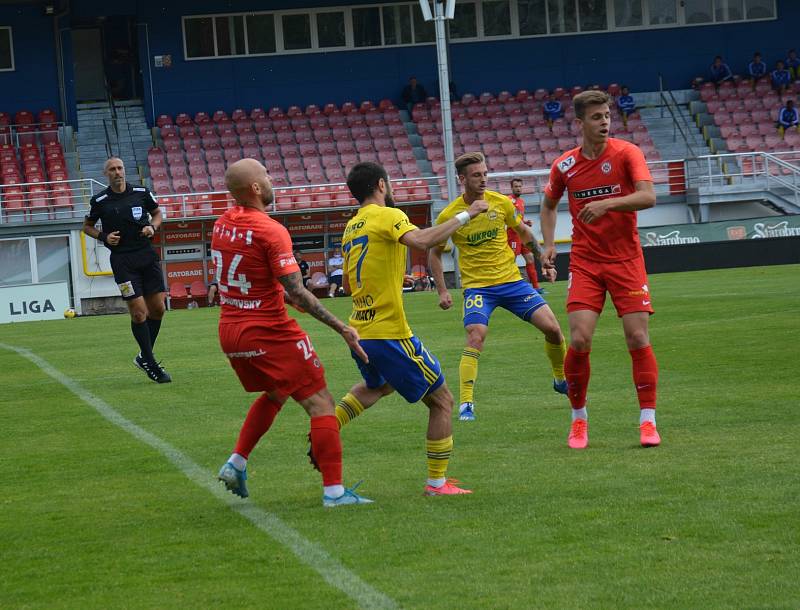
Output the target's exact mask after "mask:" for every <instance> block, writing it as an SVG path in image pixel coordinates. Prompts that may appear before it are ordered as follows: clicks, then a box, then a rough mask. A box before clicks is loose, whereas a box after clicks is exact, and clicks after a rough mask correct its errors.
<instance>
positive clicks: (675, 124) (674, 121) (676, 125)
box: [658, 74, 698, 158]
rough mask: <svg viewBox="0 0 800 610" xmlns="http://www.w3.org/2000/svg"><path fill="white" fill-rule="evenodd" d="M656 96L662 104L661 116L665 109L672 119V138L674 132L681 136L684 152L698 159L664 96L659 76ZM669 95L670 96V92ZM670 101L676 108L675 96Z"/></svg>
mask: <svg viewBox="0 0 800 610" xmlns="http://www.w3.org/2000/svg"><path fill="white" fill-rule="evenodd" d="M658 95H659V97H660V98H661V101H662V102H663V104H662V106H661V108H662V115H663V109H664V108H666V109H667V110H668V111H669V114H670V116H671V117H672V126H673V137H674V133H675V130H677V131H678V132H679V133H680V134H681V138H683V141H684V143H685V144H686V150H688V151H689V154H690V155H691V156H692V157H694V158H697V157H698V154H697V152H696V151H695V150H694V148H692V145H691V144H690V143H689V136H688V135H687V133H685V132H684V130H683V128H682V127H681V125H680V123H679V122H678V117H677V116H676V115H675V111H674V110H673V109H672V106H671V105H670V103H669V100H668V99H667V96H666V95H664V80H663V77H662V76H661V74H659V75H658ZM670 95H672V92H671V91H670ZM672 99H673V100H674V101H675V107H676V108H677V100H675V96H672Z"/></svg>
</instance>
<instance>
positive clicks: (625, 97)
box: [617, 86, 636, 125]
mask: <svg viewBox="0 0 800 610" xmlns="http://www.w3.org/2000/svg"><path fill="white" fill-rule="evenodd" d="M617 108H619V113H620V114H621V115H622V120H623V122H624V123H625V124H626V125H627V124H628V115H631V114H633V113H634V112H636V102H635V101H634V100H633V96H632V95H631V94H630V92H629V91H628V88H627V87H625V86H623V87H622V90H621V91H620V95H619V97H618V98H617Z"/></svg>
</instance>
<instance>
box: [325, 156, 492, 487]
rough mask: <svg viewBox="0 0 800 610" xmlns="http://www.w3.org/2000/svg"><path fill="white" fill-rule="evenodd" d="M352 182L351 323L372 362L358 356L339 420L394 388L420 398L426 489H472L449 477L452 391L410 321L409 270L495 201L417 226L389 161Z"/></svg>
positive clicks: (347, 257) (345, 246) (357, 170)
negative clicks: (400, 205)
mask: <svg viewBox="0 0 800 610" xmlns="http://www.w3.org/2000/svg"><path fill="white" fill-rule="evenodd" d="M347 186H348V188H349V189H350V192H351V193H352V194H353V197H355V198H356V200H357V201H358V202H359V203H360V204H361V209H360V210H359V211H358V214H356V215H355V216H353V218H351V219H350V222H348V223H347V227H346V228H345V231H344V235H343V237H342V252H343V253H344V278H343V279H344V282H345V286H349V288H350V290H351V292H352V298H353V311H352V313H351V315H350V323H351V324H352V326H353V328H355V329H357V330H358V334H359V336H360V337H361V339H360V341H359V343H360V345H361V347H362V348H363V349H364V351H365V352H366V353H367V356H368V357H369V362H368V363H365V362H363V361H360V360H359V359H358V358H356V357H355V355H354V359H355V361H356V364H357V365H358V368H359V370H360V371H361V376H362V377H363V381H361V382H359V383H358V384H356V385H355V386H353V387H352V388H351V390H350V392H349V393H347V394H346V395H345V396H344V397H343V398H342V399H341V401H339V405H338V406H337V407H336V417H337V419H338V420H339V424H340V427H341V426H344V425H345V424H347V423H348V422H349V421H350V420H351V419H353V418H354V417H356V416H358V415H360V414H361V413H362V412H363V411H364V409H367V408H369V407H371V406H372V405H373V404H375V403H376V402H377V401H378V400H379V399H380V398H381V397H382V396H386V395H387V394H391V393H392V392H394V391H395V390H397V391H398V392H399V393H400V395H401V396H402V397H403V398H405V399H406V400H407V401H408V402H412V403H413V402H417V401H420V400H421V401H422V402H424V403H425V405H427V407H428V409H429V411H428V432H427V443H426V446H427V453H428V480H427V483H426V485H425V493H426V494H427V495H430V496H438V495H454V494H464V493H471V492H470V491H469V490H466V489H461V488H460V487H457V486H456V485H455V484H454V482H453V481H452V480H450V479H447V477H446V474H447V466H448V463H449V460H450V454H451V452H452V450H453V434H452V421H451V419H452V412H453V395H452V394H451V393H450V390H449V389H448V388H447V384H446V383H445V380H444V375H443V374H442V370H441V367H440V365H439V361H438V360H437V359H436V357H435V356H434V355H433V354H431V353H430V352H429V351H428V350H427V349H425V346H424V345H423V344H422V342H421V341H420V340H419V339H418V338H417V337H415V336H414V334H413V333H412V332H411V328H410V327H409V326H408V322H407V321H406V315H405V312H404V310H403V298H402V292H403V275H404V274H405V270H406V256H407V247H411V248H416V249H418V250H423V251H424V250H427V249H428V248H430V247H431V246H433V245H434V244H438V243H441V242H442V241H445V240H447V238H448V237H450V235H452V234H453V233H454V232H455V231H456V230H457V229H460V228H461V227H463V226H469V225H470V224H472V222H475V221H474V220H471V219H473V218H475V217H476V216H478V215H480V214H481V213H482V212H484V211H486V209H487V207H488V206H487V204H486V202H484V201H475V202H474V203H472V204H471V205H470V206H469V207H464V209H463V210H461V211H460V213H459V214H456V215H454V216H453V218H452V219H451V220H450V221H448V222H445V223H442V224H439V225H438V226H436V227H429V228H427V229H418V228H417V227H416V226H414V225H413V224H411V222H410V221H409V220H408V217H407V216H406V215H405V213H404V212H403V211H402V210H398V209H396V208H395V207H394V199H393V197H392V189H391V186H390V184H389V177H388V175H387V174H386V170H385V169H384V168H383V167H382V166H380V165H378V164H377V163H371V162H365V163H359V164H357V165H355V166H354V167H353V168H352V169H351V170H350V173H349V174H348V176H347ZM506 249H508V247H507V246H506Z"/></svg>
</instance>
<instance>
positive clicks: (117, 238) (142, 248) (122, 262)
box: [83, 157, 172, 383]
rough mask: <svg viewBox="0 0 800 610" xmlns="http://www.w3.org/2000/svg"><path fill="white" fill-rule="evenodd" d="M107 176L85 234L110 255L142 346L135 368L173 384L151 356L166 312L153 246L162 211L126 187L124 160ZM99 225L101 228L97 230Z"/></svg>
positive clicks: (114, 160) (114, 161)
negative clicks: (99, 223)
mask: <svg viewBox="0 0 800 610" xmlns="http://www.w3.org/2000/svg"><path fill="white" fill-rule="evenodd" d="M103 174H104V175H105V176H106V178H107V179H108V184H109V186H108V188H106V189H105V190H103V191H101V192H99V193H97V194H96V195H95V196H94V197H92V199H91V200H90V202H89V205H90V209H89V213H88V214H87V215H86V219H85V220H84V222H83V232H84V233H86V234H87V235H88V236H89V237H93V238H95V239H96V240H98V241H101V242H103V244H105V246H106V248H108V249H109V250H110V251H111V270H112V271H113V272H114V281H115V282H116V283H117V286H119V291H120V294H121V295H122V298H123V300H124V301H125V303H126V304H127V305H128V312H129V313H130V315H131V332H132V333H133V336H134V338H135V339H136V343H137V344H138V345H139V354H138V355H137V356H136V357H135V358H134V359H133V363H134V364H135V365H136V366H137V367H139V368H140V369H141V370H142V371H144V372H145V374H146V375H147V376H148V377H149V378H150V379H151V380H153V381H155V382H156V383H169V382H170V381H172V378H171V377H170V376H169V374H168V373H167V372H166V371H165V370H164V369H163V368H162V367H161V364H160V363H159V362H156V359H155V356H154V355H153V346H154V345H155V343H156V337H158V332H159V330H160V329H161V320H162V318H163V317H164V312H165V311H166V307H165V305H164V302H165V297H166V290H165V288H164V273H163V271H162V270H161V259H160V258H159V256H158V253H157V252H156V250H155V248H153V246H152V244H151V243H150V239H152V237H153V235H155V233H156V231H158V228H159V227H160V226H161V211H160V210H159V209H158V203H157V202H156V200H155V197H153V194H152V193H151V192H150V191H149V190H148V189H147V188H145V187H143V186H138V185H133V184H129V183H128V182H127V180H126V179H125V164H124V163H123V162H122V159H119V158H118V157H111V158H110V159H108V160H107V161H106V163H105V166H104V167H103ZM98 220H99V221H101V223H102V228H101V229H97V228H96V227H95V224H97V221H98Z"/></svg>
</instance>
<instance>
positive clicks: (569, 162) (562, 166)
mask: <svg viewBox="0 0 800 610" xmlns="http://www.w3.org/2000/svg"><path fill="white" fill-rule="evenodd" d="M573 165H575V157H573V156H572V155H570V156H569V157H567V158H566V159H564V160H563V161H561V163H559V164H558V170H559V171H560V172H561V173H562V174H563V173H564V172H565V171H567V170H568V169H569V168H570V167H572V166H573Z"/></svg>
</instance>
